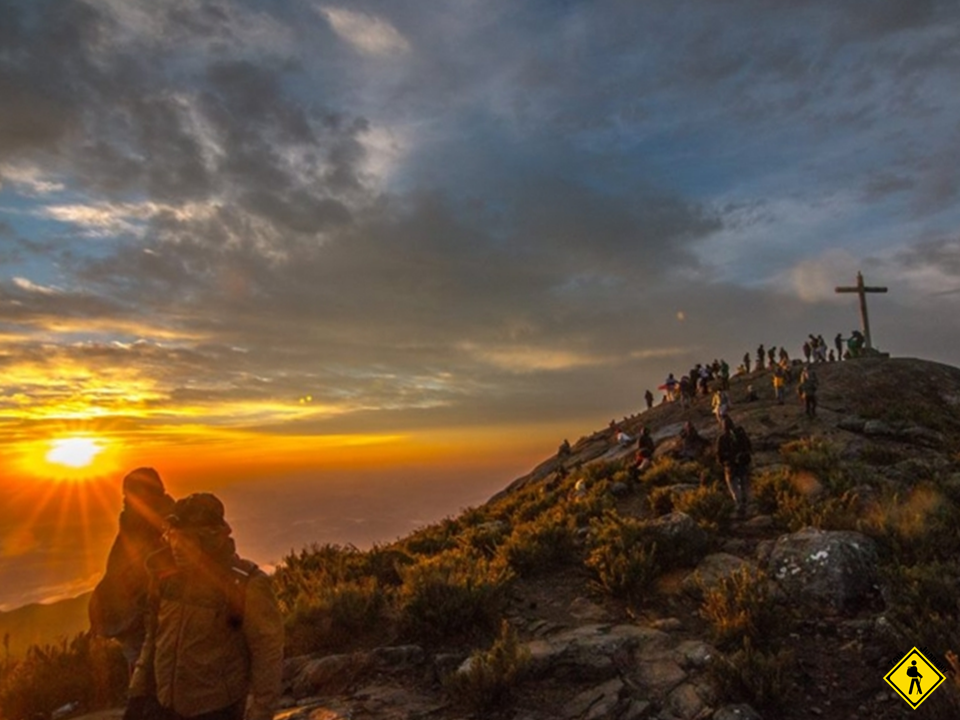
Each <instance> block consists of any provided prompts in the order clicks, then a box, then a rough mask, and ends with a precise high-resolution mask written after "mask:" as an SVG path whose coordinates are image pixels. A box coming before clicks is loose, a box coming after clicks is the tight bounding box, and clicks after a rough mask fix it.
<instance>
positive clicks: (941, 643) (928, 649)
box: [884, 558, 960, 658]
mask: <svg viewBox="0 0 960 720" xmlns="http://www.w3.org/2000/svg"><path fill="white" fill-rule="evenodd" d="M884 584H885V586H886V588H887V614H886V616H887V620H888V621H889V622H890V628H891V629H892V631H893V632H892V635H893V637H892V638H891V640H892V641H893V642H892V644H894V645H897V647H899V646H900V645H902V644H903V643H904V642H907V641H909V642H910V643H911V644H913V645H916V646H917V647H919V648H921V650H922V651H923V653H924V654H925V655H927V657H930V658H933V657H942V656H943V655H944V653H946V651H947V650H951V649H953V650H955V649H957V648H960V607H958V604H957V588H958V587H960V563H958V561H957V560H956V559H953V558H951V559H950V560H948V561H938V562H931V563H926V564H922V565H911V566H907V565H901V564H898V563H896V564H893V565H890V566H888V567H886V568H884Z"/></svg>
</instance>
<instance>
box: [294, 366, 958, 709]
mask: <svg viewBox="0 0 960 720" xmlns="http://www.w3.org/2000/svg"><path fill="white" fill-rule="evenodd" d="M815 372H816V374H817V376H818V379H819V407H818V410H817V413H816V416H815V417H812V418H811V417H808V416H807V415H806V414H805V413H804V410H803V407H802V404H801V402H800V400H799V398H798V396H797V392H796V379H794V381H793V382H791V383H789V384H788V385H787V393H786V400H785V402H784V403H783V404H778V403H777V402H776V400H775V397H774V392H773V387H772V375H771V372H770V371H769V370H763V371H755V372H753V373H752V374H750V375H745V376H740V377H735V378H733V379H732V382H731V388H730V391H729V394H730V398H731V401H732V405H731V409H730V415H731V416H732V417H733V418H734V420H735V422H737V423H738V424H741V425H742V426H743V427H744V428H745V429H746V431H747V433H748V434H749V436H750V437H751V440H752V443H753V447H754V458H753V465H752V472H751V475H752V480H753V488H752V493H751V500H750V505H749V511H750V512H749V517H748V518H746V519H744V520H738V519H736V518H734V517H732V515H731V510H732V508H731V505H730V502H729V500H728V499H727V496H726V490H725V487H724V486H723V482H722V470H721V468H720V467H719V466H718V465H717V463H716V460H715V457H714V454H713V445H714V442H715V438H716V436H717V434H718V423H717V421H716V419H715V418H714V416H713V415H712V414H711V409H710V399H709V397H698V398H696V399H695V400H694V402H693V403H692V404H691V405H690V406H689V407H681V405H680V403H669V404H666V403H665V404H661V405H657V406H656V407H654V408H652V409H650V410H648V411H644V412H642V413H638V414H636V415H634V416H632V417H629V418H624V419H622V420H621V421H619V422H618V423H617V427H616V428H604V429H602V430H599V431H597V432H594V433H592V434H591V435H587V436H584V437H582V438H580V439H579V440H577V441H576V442H574V443H572V445H571V447H570V450H569V452H568V453H564V454H560V455H558V456H554V457H551V458H548V459H546V460H545V461H544V462H543V463H541V464H540V465H538V466H537V467H536V468H535V469H534V470H532V471H531V472H530V473H529V474H528V475H525V476H523V477H521V478H518V479H517V480H516V481H514V482H513V483H512V484H510V485H509V486H508V487H507V488H506V489H505V490H504V491H502V492H501V493H498V494H497V495H496V496H495V497H493V498H492V499H491V500H490V501H489V502H488V503H487V504H486V505H485V506H483V507H481V508H476V509H473V510H470V511H468V512H467V513H465V514H464V515H463V516H461V517H460V518H456V519H451V520H449V521H447V523H446V524H445V525H443V527H442V533H440V526H437V527H435V528H433V529H432V530H431V529H427V530H425V531H422V532H421V533H420V534H419V535H418V534H415V536H412V538H411V539H405V540H401V541H398V543H397V544H396V545H395V546H394V547H395V548H396V549H398V551H402V552H409V551H411V549H412V548H414V544H412V541H414V540H415V541H416V543H417V547H421V546H423V545H424V543H425V541H426V539H427V538H429V539H430V540H431V542H438V538H439V537H440V536H441V535H442V537H443V538H444V542H447V543H448V544H447V545H446V547H448V548H457V549H455V550H448V551H446V552H448V553H453V552H461V551H464V552H467V551H469V552H473V551H474V550H477V549H479V553H478V554H476V555H470V554H469V552H468V554H467V557H474V558H475V560H474V562H480V561H481V560H482V562H487V561H490V562H491V563H494V564H495V563H497V562H499V561H501V560H502V561H503V562H504V564H505V565H506V566H508V567H509V568H510V569H511V570H512V571H513V573H514V574H513V576H512V579H511V581H510V584H509V591H508V593H507V600H506V602H505V603H504V605H503V608H502V615H503V617H504V618H505V619H506V621H507V623H508V625H507V626H505V627H507V628H509V631H508V632H507V635H506V636H504V635H503V633H501V637H500V640H499V641H497V643H496V644H494V646H493V648H492V649H491V650H489V651H487V652H485V653H484V652H480V653H479V654H477V652H476V651H477V650H478V649H479V650H481V651H482V650H483V649H484V648H488V647H490V643H491V642H492V641H493V638H492V637H488V638H487V639H486V640H483V639H480V640H476V639H475V640H474V641H472V642H468V643H460V644H454V643H451V642H439V643H437V642H433V643H431V642H418V641H417V638H409V637H407V638H406V642H405V643H404V644H403V645H401V646H396V645H394V646H382V647H379V648H376V649H370V648H363V647H360V648H354V650H355V652H353V653H350V654H332V655H331V654H329V653H328V654H325V655H323V656H321V655H319V654H307V655H303V656H300V657H295V658H291V660H290V661H288V667H287V677H288V688H289V692H290V695H289V698H288V701H289V703H290V704H291V705H292V704H294V703H295V702H296V701H297V699H298V698H305V697H308V696H314V695H316V696H321V697H319V698H317V699H315V700H314V701H311V702H310V703H308V706H309V707H311V708H314V709H313V710H308V709H304V710H302V711H301V712H303V713H304V714H306V715H309V714H310V713H328V714H326V715H322V716H323V717H331V718H334V717H342V718H346V717H358V716H363V717H379V718H388V717H389V718H394V717H396V718H401V717H415V716H416V717H424V716H426V715H430V716H431V717H438V718H449V719H450V720H453V719H454V718H461V717H467V716H470V717H490V716H497V717H506V718H517V719H518V720H520V719H522V720H540V719H541V718H542V719H543V720H546V719H547V718H551V719H552V718H568V719H569V720H592V719H599V718H615V719H617V720H634V719H639V718H659V719H661V720H679V719H682V720H694V719H703V718H714V719H715V720H730V719H731V718H766V719H767V720H770V719H771V718H782V719H785V720H793V719H797V720H799V718H810V717H817V718H836V719H837V720H841V719H842V720H849V719H850V718H868V717H869V718H901V717H902V718H905V717H912V713H913V709H912V708H911V707H910V706H908V705H907V703H906V702H904V700H903V699H901V698H900V697H898V696H897V695H896V694H895V693H894V691H893V690H892V689H891V687H890V686H889V685H887V684H886V683H885V682H884V680H883V677H884V675H885V674H886V673H887V672H888V671H889V670H890V669H891V668H893V666H894V665H895V664H896V663H897V662H898V661H899V660H900V659H901V657H903V656H904V655H905V654H906V653H907V652H908V651H909V650H910V649H911V648H912V647H913V646H917V647H919V648H920V649H921V651H922V652H924V654H925V655H926V657H927V658H928V659H929V660H930V661H931V662H933V663H934V664H935V665H936V666H937V667H938V668H939V669H940V670H942V671H944V672H946V671H947V670H948V669H949V664H948V663H947V662H946V660H945V653H946V652H947V651H949V650H951V649H955V648H957V647H960V630H958V628H960V611H958V603H957V593H956V583H957V582H958V580H960V565H958V561H957V557H958V551H960V531H958V528H960V503H958V501H960V370H958V369H956V368H952V367H948V366H944V365H940V364H937V363H931V362H926V361H922V360H913V359H882V358H868V359H860V360H856V361H849V362H843V363H830V364H826V363H825V364H821V365H817V366H816V367H815ZM796 373H797V374H798V373H799V367H798V368H796ZM748 386H753V389H754V390H755V391H756V393H757V395H758V398H757V399H756V400H752V401H751V400H748V399H747V398H748ZM640 390H642V389H640ZM638 395H639V392H638ZM687 421H689V422H691V423H693V424H694V426H695V427H696V428H697V429H698V431H699V432H700V434H701V436H702V437H703V438H704V442H703V444H702V447H701V452H700V453H699V454H698V455H697V456H696V458H693V459H691V458H690V457H688V456H685V455H683V453H682V450H683V448H682V446H681V444H680V441H679V438H678V433H679V432H680V429H681V428H682V426H683V423H685V422H687ZM643 426H646V427H647V428H648V429H649V430H650V431H651V434H652V435H653V437H654V438H655V440H656V442H657V449H656V453H655V459H654V462H653V465H652V466H651V467H650V468H649V469H647V470H645V471H643V472H642V473H640V474H639V476H636V475H633V474H632V471H631V469H630V465H631V464H632V458H633V455H634V453H635V450H636V444H635V443H634V444H632V445H623V444H621V443H619V442H618V441H617V439H616V437H615V433H616V431H618V430H622V431H624V432H626V433H627V434H630V435H634V436H635V435H636V434H637V433H638V432H639V430H640V428H641V427H643ZM558 440H559V439H558ZM464 548H466V549H467V550H463V549H464ZM476 558H479V559H480V560H476ZM471 652H473V653H474V654H473V655H472V656H471ZM468 656H470V657H469V659H467V658H468ZM498 668H499V670H498ZM924 712H925V713H926V716H928V717H937V718H948V717H951V718H952V717H958V716H960V702H958V696H957V692H956V688H955V685H954V684H953V682H952V680H949V681H948V682H946V683H944V684H943V685H942V686H941V688H939V689H938V690H937V691H936V693H935V694H933V695H931V696H930V699H929V700H928V701H925V704H924ZM314 716H315V717H319V716H318V715H314Z"/></svg>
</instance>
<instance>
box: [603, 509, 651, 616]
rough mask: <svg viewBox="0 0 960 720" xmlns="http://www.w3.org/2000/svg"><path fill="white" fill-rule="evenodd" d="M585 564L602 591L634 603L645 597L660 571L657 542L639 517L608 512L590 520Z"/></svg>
mask: <svg viewBox="0 0 960 720" xmlns="http://www.w3.org/2000/svg"><path fill="white" fill-rule="evenodd" d="M590 530H591V537H590V547H591V549H590V552H589V555H588V556H587V560H586V566H587V567H588V568H589V569H590V570H591V571H592V572H593V574H594V578H595V579H594V584H595V586H596V587H598V588H599V589H600V590H601V591H603V592H606V593H608V594H610V595H612V596H613V597H618V598H622V599H624V600H627V601H628V602H631V603H638V602H640V601H641V600H642V598H643V594H644V592H645V591H646V590H648V588H649V587H650V586H651V585H652V583H653V581H654V580H655V579H656V577H657V575H658V574H659V572H660V566H659V564H658V562H657V545H656V543H655V542H651V541H650V540H649V539H648V537H649V532H648V531H647V529H646V527H645V526H644V524H643V523H642V522H640V521H638V520H633V519H630V518H622V517H620V516H619V515H617V514H616V513H613V512H608V513H605V514H604V515H603V517H602V518H597V519H595V520H594V521H593V522H592V523H591V528H590Z"/></svg>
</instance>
